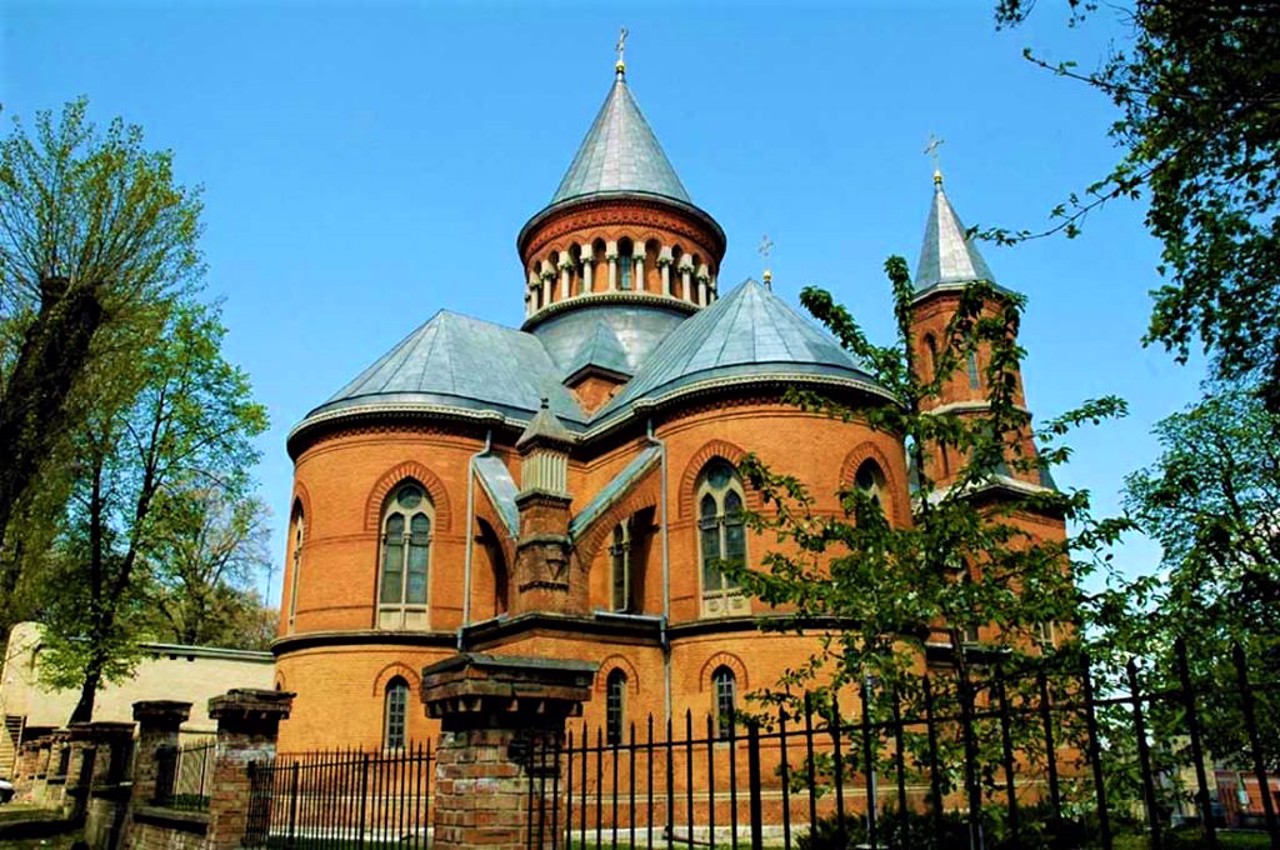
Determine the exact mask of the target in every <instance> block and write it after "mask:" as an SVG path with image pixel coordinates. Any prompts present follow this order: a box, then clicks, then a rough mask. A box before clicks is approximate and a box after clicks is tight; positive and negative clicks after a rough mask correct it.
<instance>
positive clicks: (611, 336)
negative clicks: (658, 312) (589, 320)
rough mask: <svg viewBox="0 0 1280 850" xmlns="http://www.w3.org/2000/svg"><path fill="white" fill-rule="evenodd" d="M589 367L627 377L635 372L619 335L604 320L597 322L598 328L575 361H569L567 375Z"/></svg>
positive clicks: (583, 345) (576, 355) (579, 351)
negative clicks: (628, 360)
mask: <svg viewBox="0 0 1280 850" xmlns="http://www.w3.org/2000/svg"><path fill="white" fill-rule="evenodd" d="M588 366H595V367H597V368H600V369H607V370H609V371H610V372H617V373H618V374H620V375H627V376H630V375H631V374H632V373H634V372H635V370H634V369H632V368H631V365H630V364H629V363H628V362H627V352H626V351H625V350H623V348H622V343H621V341H619V340H618V335H617V334H616V333H614V332H613V328H611V327H609V325H608V323H606V322H605V321H603V320H597V321H596V326H595V329H594V330H593V331H592V332H591V336H590V337H589V338H588V339H587V341H586V342H585V343H583V344H582V347H581V348H580V349H578V353H577V354H575V355H574V357H573V359H572V360H570V361H569V367H568V368H567V369H565V373H566V375H568V376H572V375H575V374H577V373H578V372H581V371H582V370H583V369H585V368H587V367H588Z"/></svg>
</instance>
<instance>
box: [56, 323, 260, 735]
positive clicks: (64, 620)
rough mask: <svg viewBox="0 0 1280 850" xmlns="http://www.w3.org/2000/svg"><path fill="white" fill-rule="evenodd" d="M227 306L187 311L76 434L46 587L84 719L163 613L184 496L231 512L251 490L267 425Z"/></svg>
mask: <svg viewBox="0 0 1280 850" xmlns="http://www.w3.org/2000/svg"><path fill="white" fill-rule="evenodd" d="M224 334H225V329H224V328H223V327H222V325H221V324H220V322H219V320H218V314H217V310H216V309H214V308H210V307H205V306H201V305H197V304H191V303H181V304H178V305H176V307H175V309H174V311H173V312H172V314H171V316H170V317H169V319H168V321H167V323H166V326H165V332H164V334H163V335H162V336H161V337H160V338H159V339H157V340H155V341H153V342H152V343H151V344H150V345H149V346H148V347H147V348H146V349H145V351H144V352H143V354H142V356H141V357H139V358H138V359H137V360H136V361H135V363H134V364H133V368H132V369H131V370H130V371H129V372H128V373H127V375H126V377H127V378H128V380H121V377H122V375H121V374H120V373H117V374H116V375H113V376H112V378H113V380H111V381H107V382H104V383H103V384H102V385H101V387H100V392H99V395H98V397H97V399H96V405H95V407H94V409H93V415H92V416H91V418H90V420H89V422H88V424H87V426H86V427H84V428H83V429H82V431H81V432H80V433H78V434H77V435H76V438H75V450H76V451H75V459H76V466H75V470H76V474H75V480H74V483H73V491H72V492H73V498H72V501H71V503H70V505H69V507H68V510H67V514H66V517H65V520H64V521H65V531H64V533H63V534H62V535H61V536H60V537H59V539H58V541H57V545H56V546H55V547H54V549H53V551H52V553H51V555H50V559H49V560H50V563H51V566H50V571H51V577H52V579H53V580H52V581H45V582H43V590H44V609H43V617H42V618H41V619H42V622H43V623H44V625H45V626H46V633H45V634H46V645H47V647H48V654H47V656H46V663H45V665H44V676H45V677H46V678H47V680H48V682H49V683H50V684H52V685H55V686H59V687H72V686H78V687H81V689H82V697H81V702H80V705H79V706H77V709H76V713H75V715H74V716H73V718H72V719H73V720H87V719H89V716H90V715H91V712H92V706H93V699H94V694H95V692H96V688H97V687H98V685H99V684H101V683H102V682H105V681H114V680H118V679H119V678H121V677H123V676H126V675H128V673H129V672H130V670H131V668H132V663H133V661H134V655H135V651H136V646H137V643H138V641H139V640H141V639H143V638H144V637H147V636H148V625H149V621H150V619H151V617H152V616H153V615H152V614H151V612H150V610H149V606H148V604H147V603H148V602H149V594H150V591H151V589H152V588H153V587H154V585H153V582H156V581H158V580H159V579H160V577H161V576H163V575H164V574H165V573H166V571H168V570H171V569H172V568H173V566H174V565H173V564H172V563H170V562H169V560H168V559H169V558H172V557H174V551H175V547H176V546H177V545H178V544H177V541H178V540H179V539H180V538H182V537H183V536H185V535H190V534H191V533H192V528H191V526H190V524H189V523H190V522H191V514H190V512H189V511H187V510H184V509H183V506H182V504H181V503H180V501H179V500H181V499H183V498H184V496H189V495H190V493H191V488H192V487H195V486H200V487H204V488H216V489H217V491H218V492H219V493H220V494H221V496H220V497H221V498H223V499H226V500H227V501H226V503H225V504H227V505H228V506H233V505H236V504H238V503H239V501H240V500H242V499H244V497H245V496H246V495H247V492H248V488H249V487H250V485H251V479H250V476H249V474H248V470H249V469H250V468H251V467H252V465H253V464H254V463H256V462H257V459H258V455H259V453H258V451H257V449H255V448H254V447H253V445H252V442H251V441H252V438H253V437H255V436H256V435H258V434H260V433H262V431H264V430H265V429H266V427H267V418H266V411H265V410H264V409H263V407H262V406H261V405H258V404H256V403H254V402H253V401H252V400H251V398H250V388H249V381H248V378H247V377H246V376H245V374H244V373H243V372H242V371H240V370H239V369H237V368H236V367H234V366H232V365H230V364H228V363H227V362H226V361H225V360H223V358H222V355H221V351H220V348H221V342H222V338H223V335H224Z"/></svg>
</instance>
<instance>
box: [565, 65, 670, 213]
mask: <svg viewBox="0 0 1280 850" xmlns="http://www.w3.org/2000/svg"><path fill="white" fill-rule="evenodd" d="M601 192H645V193H649V194H654V195H664V196H666V197H668V198H675V199H676V200H678V201H684V202H685V203H687V204H691V203H693V202H692V201H691V200H690V199H689V193H688V192H686V191H685V188H684V185H683V184H682V183H681V182H680V178H679V177H677V176H676V171H675V169H674V168H672V167H671V162H670V161H669V160H668V159H667V155H666V154H665V153H663V152H662V145H660V144H658V139H657V137H656V136H655V135H654V134H653V130H651V129H650V128H649V122H648V121H645V120H644V115H643V114H641V112H640V107H639V106H637V105H636V102H635V99H634V98H632V97H631V91H630V90H629V89H628V88H627V83H626V80H625V79H624V78H623V76H622V75H621V74H619V75H618V78H617V80H616V81H615V82H614V84H613V88H612V89H610V90H609V96H608V97H607V98H605V101H604V106H602V107H600V112H599V114H598V115H596V120H595V121H594V122H593V123H592V125H591V129H590V130H589V131H587V137H586V138H585V139H583V141H582V145H581V146H580V147H579V148H578V153H577V156H575V157H574V158H573V163H572V164H571V165H570V166H569V170H568V172H566V173H565V175H564V179H563V180H561V181H560V187H559V188H558V189H556V193H555V195H554V196H552V198H551V203H552V204H558V203H560V202H561V201H567V200H569V199H570V198H579V197H582V196H584V195H594V194H597V193H601Z"/></svg>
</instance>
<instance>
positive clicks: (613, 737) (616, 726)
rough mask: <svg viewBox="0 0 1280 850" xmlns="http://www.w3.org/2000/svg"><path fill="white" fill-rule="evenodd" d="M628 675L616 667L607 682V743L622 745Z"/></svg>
mask: <svg viewBox="0 0 1280 850" xmlns="http://www.w3.org/2000/svg"><path fill="white" fill-rule="evenodd" d="M626 698H627V674H626V673H624V672H622V670H620V669H618V668H617V667H615V668H614V669H613V670H611V671H609V678H608V679H606V680H605V703H604V712H605V731H604V735H605V743H607V744H609V745H610V746H616V745H618V744H621V743H622V727H623V724H624V723H625V721H626Z"/></svg>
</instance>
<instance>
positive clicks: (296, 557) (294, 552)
mask: <svg viewBox="0 0 1280 850" xmlns="http://www.w3.org/2000/svg"><path fill="white" fill-rule="evenodd" d="M305 535H306V523H305V521H304V520H303V515H302V504H301V503H300V502H295V503H294V506H293V534H292V536H291V538H290V540H289V559H290V567H291V568H292V569H291V572H290V579H289V631H290V632H293V623H294V620H295V619H296V618H297V616H298V577H299V576H300V575H301V574H302V540H303V538H304V537H305Z"/></svg>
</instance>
